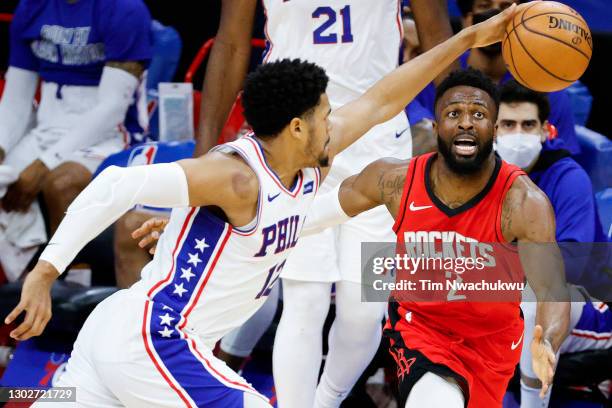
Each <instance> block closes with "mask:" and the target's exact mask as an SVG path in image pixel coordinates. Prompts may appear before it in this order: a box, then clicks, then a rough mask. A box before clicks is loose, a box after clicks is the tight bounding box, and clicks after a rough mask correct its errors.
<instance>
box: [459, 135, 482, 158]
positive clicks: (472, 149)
mask: <svg viewBox="0 0 612 408" xmlns="http://www.w3.org/2000/svg"><path fill="white" fill-rule="evenodd" d="M453 146H454V147H455V153H457V154H458V155H459V156H472V155H474V154H476V152H477V151H478V144H477V143H476V139H475V138H474V137H472V136H459V137H457V138H456V139H455V140H454V141H453Z"/></svg>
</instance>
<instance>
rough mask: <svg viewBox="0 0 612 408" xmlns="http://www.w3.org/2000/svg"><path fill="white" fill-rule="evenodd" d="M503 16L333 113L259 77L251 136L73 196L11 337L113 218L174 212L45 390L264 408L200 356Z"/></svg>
mask: <svg viewBox="0 0 612 408" xmlns="http://www.w3.org/2000/svg"><path fill="white" fill-rule="evenodd" d="M513 13H514V8H512V9H510V10H508V11H507V12H505V13H503V14H501V15H499V16H496V17H494V18H493V19H491V20H489V21H487V22H484V23H482V24H480V25H476V26H473V27H471V28H468V29H466V30H464V31H463V32H461V33H459V34H458V35H456V36H455V37H453V38H451V39H450V40H448V41H447V42H445V43H443V44H441V45H439V46H437V47H435V48H434V49H432V50H431V51H429V52H427V53H426V54H423V55H422V56H420V57H419V58H417V59H415V60H413V61H411V62H409V63H407V64H405V65H403V66H402V67H400V68H398V69H396V70H394V71H392V72H391V73H390V74H388V75H386V76H385V77H384V78H382V79H381V80H380V81H378V82H377V83H376V84H375V85H374V86H373V87H372V88H370V89H369V90H368V91H367V92H366V93H365V94H364V95H363V96H361V97H359V98H357V99H356V100H354V101H353V102H350V103H348V104H346V105H344V106H343V107H341V108H339V109H337V110H335V111H333V112H331V107H330V104H329V99H328V97H327V95H326V92H325V89H326V86H327V76H326V75H325V72H324V71H323V70H322V69H321V68H319V67H317V66H316V65H314V64H311V63H306V62H302V61H300V60H282V61H278V62H273V63H268V64H264V65H262V66H261V67H259V68H258V69H257V71H256V72H255V73H254V74H251V76H249V78H248V79H247V81H246V84H245V88H244V93H243V103H244V108H245V117H246V119H247V120H248V122H249V123H250V124H251V126H252V127H253V130H254V134H251V135H250V136H248V137H244V138H242V139H239V140H237V141H235V142H231V143H227V144H224V145H221V146H219V147H217V148H215V149H213V151H212V152H210V153H208V154H207V155H205V156H203V157H200V158H198V159H190V160H184V161H180V162H178V163H170V164H158V165H149V166H135V167H130V168H126V169H121V168H118V167H111V168H109V169H107V170H106V171H104V172H103V173H102V174H101V175H100V176H99V177H97V178H96V179H95V180H94V181H93V182H92V183H91V184H90V185H89V186H88V187H87V188H86V189H85V190H84V191H83V192H82V193H81V194H80V195H79V196H78V197H77V199H76V200H75V201H74V202H73V203H72V205H71V206H70V208H69V209H68V211H67V213H66V216H65V217H64V220H63V221H62V223H61V224H60V226H59V228H58V230H57V232H56V233H55V235H54V236H53V238H52V239H51V241H50V243H49V245H48V246H47V247H46V249H45V251H44V252H43V254H42V255H41V258H40V260H39V262H38V263H37V265H36V267H35V268H34V270H33V271H32V272H31V273H30V274H29V275H28V276H27V277H26V280H25V282H24V285H23V289H22V295H21V299H20V302H19V304H18V305H17V306H16V308H15V309H14V310H13V311H12V312H11V313H10V314H9V316H7V318H6V319H5V323H7V324H8V323H11V322H12V321H14V320H15V319H16V318H17V317H18V316H19V315H20V314H21V313H22V312H24V311H25V319H24V321H23V323H21V324H20V325H19V326H18V327H17V328H16V329H15V330H14V331H12V332H11V335H12V337H13V338H15V339H19V340H23V339H27V338H30V337H32V336H35V335H38V334H40V333H41V332H42V330H43V329H44V327H45V325H46V323H47V322H48V321H49V319H50V314H51V299H50V294H49V292H50V289H51V286H52V284H53V282H54V281H55V279H57V278H58V277H59V274H60V273H61V272H63V271H64V270H65V268H66V266H67V265H68V263H69V262H70V261H71V260H72V259H73V257H74V256H75V255H76V253H77V252H78V251H79V250H80V249H81V248H82V247H83V246H84V245H85V244H86V242H88V241H89V240H91V239H92V238H93V237H94V236H96V234H98V233H100V232H101V231H102V230H104V229H105V228H106V227H107V226H108V225H109V224H110V223H112V222H113V221H114V220H116V219H117V218H118V217H119V216H120V215H121V214H122V213H124V212H125V211H127V210H128V209H130V208H131V207H132V206H133V205H135V204H144V205H150V206H158V207H175V208H174V210H173V212H172V215H171V217H170V222H169V224H168V226H167V227H166V229H165V231H164V234H163V235H162V236H161V238H160V241H159V243H158V246H157V250H156V254H155V257H154V258H153V261H151V262H150V263H149V264H147V266H146V267H145V268H144V269H143V272H142V278H141V280H140V281H139V282H137V283H136V284H134V285H133V286H131V287H130V288H129V289H126V290H123V291H120V292H117V293H116V294H114V295H112V296H111V297H109V298H108V299H107V300H105V301H104V302H103V303H101V304H100V305H98V306H97V307H96V309H95V310H94V311H93V312H92V314H91V315H90V317H89V318H88V320H87V322H86V323H85V325H84V327H83V328H82V330H81V332H80V333H79V337H78V339H77V341H76V343H75V345H74V350H73V352H72V356H71V359H70V360H69V362H68V365H67V368H66V372H65V374H64V376H63V377H62V378H61V379H60V381H59V384H58V385H59V386H76V387H77V394H76V395H77V403H78V404H79V405H80V406H118V405H127V406H157V407H176V406H206V407H224V408H225V407H243V406H246V407H250V408H252V407H269V404H268V402H267V401H266V399H265V398H263V397H261V395H260V394H258V393H257V392H256V391H255V390H254V389H253V388H252V387H251V386H250V385H249V384H247V383H246V382H245V381H244V380H243V379H242V378H241V377H240V376H238V375H237V374H236V373H235V372H233V371H232V370H230V369H229V368H228V367H227V366H226V365H225V364H223V363H222V362H221V361H220V360H218V359H216V358H215V357H214V356H213V355H212V347H213V346H214V345H215V343H216V342H217V341H218V340H219V339H220V338H221V337H223V335H225V334H226V333H228V332H229V331H230V330H232V329H234V328H235V327H238V326H240V325H241V324H242V323H243V322H244V321H246V320H247V319H248V318H249V317H250V316H251V315H252V314H253V313H254V312H255V311H256V310H257V309H258V308H259V307H260V306H261V305H262V304H263V303H264V302H265V298H266V296H268V295H269V293H270V291H271V290H272V287H273V286H274V284H275V283H276V282H277V280H278V279H279V276H280V274H281V272H282V269H283V267H284V265H285V261H286V259H287V256H288V255H289V253H290V252H291V250H292V248H294V247H295V245H296V243H297V239H298V237H299V232H300V230H301V228H302V226H303V223H304V220H305V217H306V215H307V214H308V210H309V208H310V205H311V203H312V201H313V198H314V196H315V194H316V193H317V191H318V189H319V184H320V181H321V178H322V177H324V176H325V173H326V172H327V171H328V169H329V165H330V163H331V162H332V160H333V158H334V157H335V155H336V154H337V153H339V152H340V151H342V150H344V149H345V148H347V147H348V146H349V145H350V144H351V143H353V142H355V141H356V140H357V139H358V138H359V137H360V136H361V135H363V134H364V133H366V132H367V130H368V129H370V128H371V127H373V126H374V125H376V124H377V123H382V122H384V121H386V120H388V119H390V118H391V117H393V116H395V115H397V114H398V113H399V112H400V111H402V110H403V108H404V106H405V105H406V104H407V103H408V102H409V100H410V99H411V98H412V97H414V96H415V95H416V94H417V93H418V92H419V91H420V89H421V88H422V87H423V86H425V84H426V83H427V82H429V81H431V80H432V79H433V78H434V77H435V76H436V75H438V74H440V73H441V72H442V70H443V69H444V67H446V66H447V65H449V64H450V63H451V62H452V61H454V60H455V59H456V58H457V57H458V56H459V55H460V54H461V53H462V52H463V51H465V50H466V49H468V48H470V47H474V46H482V45H487V44H490V43H493V42H496V41H500V40H501V38H502V37H503V32H504V27H505V25H506V24H507V22H508V21H509V20H510V18H512V16H513ZM321 172H323V173H324V174H323V175H321ZM298 352H299V350H298Z"/></svg>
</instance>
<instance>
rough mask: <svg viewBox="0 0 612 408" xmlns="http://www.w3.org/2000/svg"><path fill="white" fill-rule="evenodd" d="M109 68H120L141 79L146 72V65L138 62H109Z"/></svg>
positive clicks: (107, 64)
mask: <svg viewBox="0 0 612 408" xmlns="http://www.w3.org/2000/svg"><path fill="white" fill-rule="evenodd" d="M106 66H107V67H112V68H119V69H122V70H124V71H126V72H128V73H130V74H132V75H134V76H135V77H136V78H137V79H140V78H141V76H142V73H143V72H144V65H143V64H142V63H140V62H138V61H109V62H107V63H106Z"/></svg>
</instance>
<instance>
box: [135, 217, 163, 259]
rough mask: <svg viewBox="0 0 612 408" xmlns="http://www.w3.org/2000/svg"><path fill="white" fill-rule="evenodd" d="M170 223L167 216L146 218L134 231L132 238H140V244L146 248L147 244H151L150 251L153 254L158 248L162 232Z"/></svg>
mask: <svg viewBox="0 0 612 408" xmlns="http://www.w3.org/2000/svg"><path fill="white" fill-rule="evenodd" d="M166 225H168V219H167V218H161V217H153V218H151V219H148V220H146V221H145V222H144V223H143V224H142V225H141V226H140V227H139V228H137V229H135V230H134V231H133V232H132V238H134V239H139V238H140V241H139V242H138V246H139V247H141V248H145V247H146V246H147V245H151V244H152V246H151V248H149V253H150V254H151V255H153V254H154V253H155V248H157V240H158V239H159V237H160V235H161V234H162V232H164V229H165V228H166Z"/></svg>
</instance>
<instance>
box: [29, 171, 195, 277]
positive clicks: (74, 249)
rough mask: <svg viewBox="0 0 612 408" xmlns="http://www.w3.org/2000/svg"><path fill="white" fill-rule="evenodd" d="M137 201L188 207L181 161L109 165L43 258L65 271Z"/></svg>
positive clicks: (72, 210) (79, 199) (77, 204)
mask: <svg viewBox="0 0 612 408" xmlns="http://www.w3.org/2000/svg"><path fill="white" fill-rule="evenodd" d="M136 204H143V205H150V206H155V207H188V206H189V189H188V185H187V176H186V175H185V172H184V171H183V168H182V167H181V166H180V165H179V164H177V163H165V164H152V165H147V166H135V167H129V168H121V167H116V166H111V167H109V168H107V169H106V170H104V171H103V172H102V173H100V175H99V176H98V177H96V178H95V179H94V180H93V181H92V182H91V183H90V184H89V186H87V188H86V189H85V190H83V191H82V192H81V194H79V195H78V197H77V198H76V199H75V200H74V201H73V202H72V204H71V205H70V207H68V210H67V211H66V215H65V216H64V219H63V220H62V222H61V224H60V225H59V227H58V229H57V231H56V232H55V234H54V235H53V237H52V238H51V240H50V241H49V244H48V245H47V247H46V248H45V250H44V251H43V253H42V254H41V256H40V259H41V260H44V261H47V262H49V263H50V264H52V265H53V266H54V267H55V268H56V269H57V270H58V271H59V272H60V273H62V272H63V271H64V270H65V269H66V267H67V266H68V265H70V262H72V260H73V259H74V257H75V256H76V255H77V254H78V253H79V251H80V250H81V249H83V247H84V246H85V245H86V244H87V243H88V242H89V241H91V240H92V239H93V238H94V237H96V236H97V235H98V234H100V233H101V232H102V231H104V230H105V229H106V228H107V227H108V226H109V225H111V224H112V223H113V222H115V221H116V220H117V219H118V218H119V217H120V216H121V215H123V214H124V213H125V212H126V211H128V210H129V209H130V208H132V207H133V206H134V205H136Z"/></svg>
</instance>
